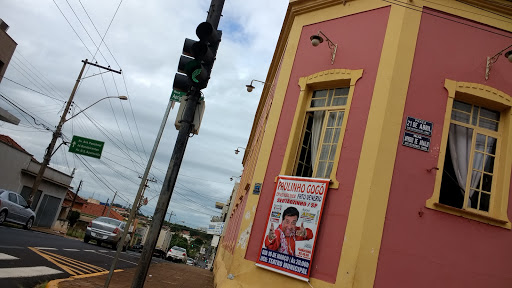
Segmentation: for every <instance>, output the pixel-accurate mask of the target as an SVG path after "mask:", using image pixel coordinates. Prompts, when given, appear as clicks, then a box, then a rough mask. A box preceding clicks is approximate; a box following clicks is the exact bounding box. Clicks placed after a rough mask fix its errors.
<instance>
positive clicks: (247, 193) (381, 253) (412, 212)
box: [214, 0, 512, 288]
mask: <svg viewBox="0 0 512 288" xmlns="http://www.w3.org/2000/svg"><path fill="white" fill-rule="evenodd" d="M510 17H512V6H511V5H510V1H503V0H495V1H484V0H465V1H455V0H431V1H421V0H419V1H412V2H410V1H409V2H404V1H381V0H347V1H332V0H291V1H290V4H289V7H288V10H287V14H286V17H285V20H284V23H283V27H282V30H281V35H280V38H279V41H278V43H277V47H276V50H275V53H274V57H273V60H272V63H271V66H270V68H269V72H268V75H267V78H266V79H265V81H263V82H265V85H264V89H263V93H262V96H261V100H260V104H259V106H258V109H257V111H256V115H255V118H254V123H253V129H252V131H251V135H250V138H249V142H248V144H247V147H246V155H244V160H243V164H244V173H243V174H242V177H241V181H240V188H239V189H238V191H237V197H236V198H235V199H234V202H233V209H232V212H231V214H230V215H229V217H230V220H229V222H228V223H229V224H228V226H227V228H226V232H225V235H224V237H223V238H222V240H221V243H220V245H219V248H218V249H219V251H218V253H217V257H216V261H215V266H214V273H215V281H216V285H217V286H219V287H264V286H279V287H310V286H311V287H347V288H348V287H351V288H352V287H365V288H366V287H509V286H510V279H511V278H512V272H511V271H510V269H508V267H510V265H512V258H511V257H510V255H512V247H511V246H510V244H509V243H510V242H511V241H512V231H511V222H510V219H511V217H512V211H511V209H510V207H509V202H510V201H509V197H510V193H511V190H510V188H511V187H510V182H511V168H512V116H511V115H512V113H511V112H512V110H511V109H512V96H511V95H512V79H511V78H510V77H508V75H509V74H508V72H509V71H512V64H511V63H509V60H507V58H506V57H508V56H510V55H511V54H512V52H510V53H508V52H509V50H511V49H510V48H511V44H512V41H511V40H510V39H511V38H512V23H511V22H510V20H509V19H510ZM509 59H512V57H510V58H509ZM278 175H290V176H300V177H306V178H323V179H329V180H330V184H329V189H328V191H327V192H326V194H325V197H326V198H325V205H324V207H323V212H322V215H321V219H319V217H318V218H314V219H316V220H315V221H319V222H318V223H319V229H318V235H316V236H317V237H316V238H315V239H316V245H315V250H314V254H313V257H312V259H311V263H310V264H309V265H308V267H307V268H308V269H310V274H309V282H302V281H300V280H297V279H295V278H293V277H288V276H286V275H283V274H278V273H276V272H274V271H271V270H267V269H263V268H260V267H255V263H256V262H257V261H260V259H261V255H260V251H261V248H262V239H264V237H265V235H267V233H269V232H268V231H267V230H266V227H267V219H268V217H269V212H270V211H277V210H275V209H277V208H276V207H274V206H272V201H273V196H274V191H275V187H276V183H275V181H276V177H277V176H278ZM302 208H304V207H302ZM301 211H305V209H302V210H301ZM301 215H303V216H304V215H307V211H306V212H304V213H303V214H301ZM314 217H317V216H316V215H315V216H314ZM312 219H313V218H312ZM283 259H284V258H283ZM278 260H279V259H278ZM281 260H282V259H281ZM283 261H285V260H283ZM278 265H279V261H275V266H276V267H278ZM276 269H277V268H276Z"/></svg>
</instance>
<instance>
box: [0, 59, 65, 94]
mask: <svg viewBox="0 0 512 288" xmlns="http://www.w3.org/2000/svg"><path fill="white" fill-rule="evenodd" d="M13 67H14V66H13ZM2 78H3V79H6V80H7V81H10V82H12V83H14V84H17V85H19V86H21V87H23V88H25V89H28V90H30V91H32V92H36V93H38V94H41V95H43V96H46V97H48V98H51V99H53V100H57V101H62V100H61V99H57V98H54V97H52V96H50V95H46V94H44V93H41V92H39V91H37V90H34V89H32V88H29V87H27V86H25V85H23V84H20V83H18V82H16V81H14V80H11V79H9V78H7V77H5V76H3V77H2ZM62 102H65V101H62Z"/></svg>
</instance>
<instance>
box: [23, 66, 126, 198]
mask: <svg viewBox="0 0 512 288" xmlns="http://www.w3.org/2000/svg"><path fill="white" fill-rule="evenodd" d="M82 62H83V63H84V64H83V65H82V69H81V70H80V73H79V74H78V78H77V79H76V82H75V86H74V87H73V91H71V95H69V100H68V102H67V103H66V108H64V111H63V112H62V116H60V121H59V124H58V125H57V128H56V129H55V131H54V132H53V134H52V140H51V141H50V144H48V148H46V152H45V154H44V158H43V163H41V166H40V167H39V172H38V173H37V176H36V179H35V180H34V185H32V191H31V192H30V195H29V197H28V201H27V202H28V205H32V201H33V200H34V195H36V192H37V190H38V189H39V185H41V181H42V180H43V175H44V171H46V167H48V164H50V159H51V158H52V155H53V153H54V151H53V149H54V148H55V143H57V138H59V137H61V135H62V126H63V125H64V123H66V121H67V120H66V116H67V114H68V111H69V107H71V103H73V98H74V97H75V93H76V90H77V89H78V84H79V83H80V80H81V79H82V74H83V73H84V69H85V66H87V64H89V65H92V66H96V67H99V68H102V69H105V70H108V71H112V72H115V73H118V74H121V71H116V70H113V69H110V68H109V67H103V66H100V65H98V64H95V63H91V62H88V61H87V59H85V60H82Z"/></svg>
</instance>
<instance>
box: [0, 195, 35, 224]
mask: <svg viewBox="0 0 512 288" xmlns="http://www.w3.org/2000/svg"><path fill="white" fill-rule="evenodd" d="M35 219H36V213H34V211H32V209H30V206H29V205H28V204H27V201H25V199H24V198H23V197H22V196H21V195H20V194H18V193H16V192H12V191H9V190H4V189H0V224H2V223H3V222H12V223H16V224H20V225H23V228H25V229H30V228H32V224H34V221H35Z"/></svg>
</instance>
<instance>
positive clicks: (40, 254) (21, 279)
mask: <svg viewBox="0 0 512 288" xmlns="http://www.w3.org/2000/svg"><path fill="white" fill-rule="evenodd" d="M114 256H115V250H112V249H111V248H110V246H107V245H103V246H101V247H100V246H97V245H95V244H91V242H90V243H89V244H85V243H83V242H82V241H80V240H76V239H69V238H65V237H61V236H57V235H51V234H46V233H41V232H38V231H26V230H23V229H20V228H15V227H8V226H0V287H2V288H11V287H13V288H22V287H23V288H33V287H35V286H36V285H37V284H39V283H44V282H46V281H50V280H54V279H60V278H68V277H70V276H73V275H83V274H91V273H96V272H102V271H105V270H106V271H108V270H109V269H110V265H111V263H112V260H113V259H114ZM139 257H140V254H139V253H136V252H131V251H127V252H123V253H121V256H120V258H119V261H118V262H117V266H116V269H126V268H131V267H135V266H136V265H137V262H138V260H139ZM162 261H165V260H162V259H156V258H153V262H154V263H158V262H162Z"/></svg>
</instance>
